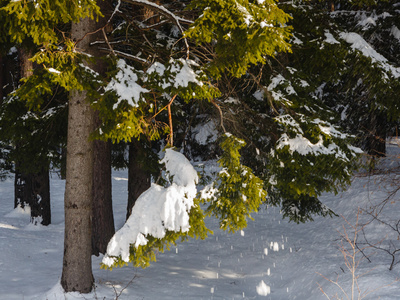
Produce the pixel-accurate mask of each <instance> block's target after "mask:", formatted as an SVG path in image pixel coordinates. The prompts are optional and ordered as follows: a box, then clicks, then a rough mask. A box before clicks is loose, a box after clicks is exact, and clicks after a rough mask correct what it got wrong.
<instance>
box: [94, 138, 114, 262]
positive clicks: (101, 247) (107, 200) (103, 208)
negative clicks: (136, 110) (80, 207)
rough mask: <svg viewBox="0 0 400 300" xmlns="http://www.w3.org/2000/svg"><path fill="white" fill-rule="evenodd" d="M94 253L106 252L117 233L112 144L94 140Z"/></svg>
mask: <svg viewBox="0 0 400 300" xmlns="http://www.w3.org/2000/svg"><path fill="white" fill-rule="evenodd" d="M92 193H93V219H92V222H93V224H92V228H93V231H92V254H94V255H96V256H98V255H99V254H100V253H103V254H105V253H106V250H107V245H108V242H109V241H110V239H111V238H112V236H113V235H114V233H115V227H114V215H113V207H112V196H111V144H110V142H103V141H94V165H93V192H92Z"/></svg>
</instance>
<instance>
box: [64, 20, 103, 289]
mask: <svg viewBox="0 0 400 300" xmlns="http://www.w3.org/2000/svg"><path fill="white" fill-rule="evenodd" d="M94 26H95V21H94V20H91V19H89V18H85V19H83V20H81V22H80V23H78V24H75V23H73V24H72V27H71V35H72V38H73V39H74V40H78V39H80V38H82V37H83V36H85V34H86V33H87V32H91V31H93V28H94ZM79 48H80V49H82V51H87V49H88V48H89V40H88V38H85V39H83V40H82V41H81V42H80V43H79ZM68 109H69V110H68V135H67V172H66V186H65V199H64V209H65V235H64V258H63V270H62V276H61V285H62V287H63V288H64V290H65V291H66V292H73V291H77V292H80V293H89V292H90V291H91V290H92V286H93V282H94V279H93V274H92V260H91V255H92V243H91V241H92V220H91V218H92V197H93V195H92V183H93V181H92V180H93V178H92V175H93V142H92V141H90V139H89V137H90V133H91V132H92V130H93V119H94V113H93V110H92V109H91V107H90V104H89V102H88V101H87V100H86V92H78V91H72V92H71V93H70V99H69V104H68Z"/></svg>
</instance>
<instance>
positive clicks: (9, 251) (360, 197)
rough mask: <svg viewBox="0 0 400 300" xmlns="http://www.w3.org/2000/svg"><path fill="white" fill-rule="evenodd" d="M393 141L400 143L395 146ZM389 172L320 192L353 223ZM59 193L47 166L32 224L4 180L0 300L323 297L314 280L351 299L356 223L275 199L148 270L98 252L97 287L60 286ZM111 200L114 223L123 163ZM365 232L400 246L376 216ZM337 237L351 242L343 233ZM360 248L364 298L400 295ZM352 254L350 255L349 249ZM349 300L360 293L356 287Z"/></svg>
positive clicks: (391, 211)
mask: <svg viewBox="0 0 400 300" xmlns="http://www.w3.org/2000/svg"><path fill="white" fill-rule="evenodd" d="M391 147H392V148H393V149H394V150H396V151H397V149H398V147H397V145H392V146H391ZM391 163H393V161H391ZM385 166H388V164H387V163H386V165H385ZM393 176H394V175H392V176H391V177H390V178H389V177H387V175H384V174H378V175H374V176H370V177H368V176H358V177H355V178H354V181H353V183H352V185H351V187H350V188H349V189H348V190H347V191H346V192H342V193H340V194H338V195H336V196H335V195H333V194H325V195H323V197H322V198H321V199H322V201H323V202H324V203H325V204H326V205H328V206H329V207H330V208H332V209H333V210H334V211H335V212H336V213H337V214H338V215H342V216H343V217H344V218H345V219H346V220H347V221H348V222H349V224H351V225H355V223H356V217H357V210H358V208H359V207H360V208H362V209H370V208H371V207H372V206H374V205H376V204H379V203H381V201H382V200H384V199H386V198H387V197H388V193H389V192H390V191H391V190H392V189H393V188H394V186H393V185H392V186H390V184H393V183H399V184H400V178H399V180H397V179H396V180H394V181H392V182H390V179H393V178H394V177H393ZM383 179H385V180H383ZM63 194H64V181H62V180H60V179H58V177H57V176H56V175H53V177H52V179H51V196H52V224H51V225H50V226H47V227H44V226H34V225H31V224H30V223H29V212H27V211H23V210H21V209H19V210H18V209H17V210H13V179H12V178H10V179H8V180H6V181H4V182H0V299H1V300H3V299H4V300H21V299H37V300H42V299H43V300H45V299H48V300H54V299H60V300H61V299H121V300H123V299H149V300H157V299H163V300H168V299H273V300H281V299H297V300H309V299H328V297H326V296H325V295H324V294H323V293H322V292H321V290H320V287H321V289H322V290H323V291H324V292H325V293H326V294H327V295H328V296H329V297H330V299H336V298H335V297H334V296H335V295H337V296H338V297H339V299H352V298H351V283H352V276H351V272H349V270H348V269H347V267H346V264H345V259H344V257H343V255H342V252H341V251H340V247H341V235H340V234H341V233H342V234H343V233H346V232H347V233H348V236H349V239H350V241H351V240H352V239H353V237H354V230H353V229H352V228H351V227H350V226H349V224H347V223H346V221H345V219H344V218H343V217H334V218H320V217H316V218H315V221H314V222H311V223H307V224H299V225H298V224H293V223H289V222H288V221H287V220H282V216H281V214H280V211H279V208H274V207H272V208H263V209H262V210H261V211H260V212H259V213H258V214H255V215H254V219H255V221H254V222H253V221H250V222H249V226H248V228H247V229H245V230H243V231H241V232H238V233H236V234H233V235H232V234H229V233H226V232H221V231H220V230H218V224H217V222H216V221H215V220H212V219H210V220H209V221H208V224H209V226H210V227H211V229H213V230H214V235H213V236H210V237H209V238H208V239H206V240H204V241H201V240H190V241H188V242H185V243H181V244H178V245H177V247H173V248H172V249H171V251H169V252H165V253H159V254H158V256H157V262H155V263H152V265H151V266H150V267H149V268H147V269H144V270H143V269H136V268H133V267H132V266H129V267H124V268H122V269H114V270H113V271H107V270H101V269H100V268H99V265H100V262H101V259H102V257H94V258H93V273H94V277H95V281H96V289H95V291H94V292H93V293H92V294H89V295H79V294H77V293H71V294H68V295H65V294H63V293H62V290H61V287H60V285H59V281H60V277H61V269H62V253H63V234H64V222H63V219H64V214H63ZM113 199H114V213H115V220H116V228H120V227H122V225H123V222H124V218H125V209H126V201H127V172H126V171H116V172H114V173H113ZM399 212H400V201H398V196H396V195H394V196H393V197H392V198H391V199H390V201H389V202H388V203H387V204H386V205H385V206H384V207H383V210H382V212H381V213H380V215H379V218H381V219H383V220H384V221H385V222H386V223H387V224H392V225H394V226H395V225H396V221H397V220H399V219H400V213H399ZM368 220H371V216H369V215H368V214H366V213H362V214H360V215H359V224H360V226H359V227H357V229H361V224H362V223H364V222H366V221H368ZM343 226H345V227H343ZM364 231H365V233H366V235H367V238H368V239H369V241H370V243H371V244H376V243H378V242H380V241H381V243H380V244H377V245H376V247H381V248H384V249H387V250H389V251H391V250H394V249H400V242H399V240H398V238H399V234H398V232H395V231H394V230H392V229H390V228H389V227H388V226H387V225H384V224H382V223H380V222H377V221H374V222H372V223H370V224H369V225H367V226H366V227H365V228H364ZM363 241H364V239H363V233H362V232H359V239H358V242H359V244H358V246H359V247H360V248H361V249H362V248H363V247H366V245H365V244H362V243H361V242H363ZM390 241H391V242H392V243H391V244H390V243H389V242H390ZM343 246H344V247H345V249H346V250H348V251H351V248H349V246H350V245H349V244H348V243H347V242H346V241H344V243H343ZM356 250H357V249H356ZM363 252H364V253H365V255H368V258H366V257H364V256H363V254H362V253H357V255H356V260H360V259H361V261H360V263H359V265H358V267H357V269H356V276H359V278H358V280H357V281H358V288H359V290H360V292H361V293H365V294H366V295H365V298H363V299H400V282H399V281H396V279H397V278H399V277H400V264H398V265H396V266H394V268H393V270H391V271H390V270H389V266H390V263H391V256H390V255H389V254H388V253H387V252H385V251H383V250H378V249H375V250H374V249H372V248H370V247H369V248H366V249H364V250H363ZM348 253H350V252H348ZM397 258H398V259H399V258H400V257H399V255H397ZM348 259H349V261H350V262H351V259H352V257H348ZM324 277H325V278H324ZM328 279H329V280H331V281H332V282H329V281H328ZM336 282H337V285H336V284H335V283H336ZM339 287H341V288H342V289H343V291H344V292H345V293H347V296H348V297H349V298H346V295H344V294H343V292H342V291H341V290H340V288H339ZM354 299H359V298H358V290H357V286H356V287H355V297H354Z"/></svg>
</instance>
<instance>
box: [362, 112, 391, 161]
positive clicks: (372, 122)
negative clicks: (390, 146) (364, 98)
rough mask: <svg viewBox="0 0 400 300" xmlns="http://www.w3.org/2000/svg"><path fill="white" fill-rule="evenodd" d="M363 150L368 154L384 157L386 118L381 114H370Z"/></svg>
mask: <svg viewBox="0 0 400 300" xmlns="http://www.w3.org/2000/svg"><path fill="white" fill-rule="evenodd" d="M367 126H369V127H368V133H367V139H366V145H365V148H366V149H367V151H368V154H370V155H373V156H378V157H384V156H386V135H387V133H386V131H387V117H386V116H385V115H384V113H381V112H371V114H370V118H369V122H368V125H367Z"/></svg>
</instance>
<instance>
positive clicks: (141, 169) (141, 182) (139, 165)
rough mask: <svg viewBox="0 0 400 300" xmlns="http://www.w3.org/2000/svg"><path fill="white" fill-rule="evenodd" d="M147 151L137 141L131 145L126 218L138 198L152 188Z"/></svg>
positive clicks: (133, 141)
mask: <svg viewBox="0 0 400 300" xmlns="http://www.w3.org/2000/svg"><path fill="white" fill-rule="evenodd" d="M146 159H147V156H146V150H145V149H144V148H143V146H142V145H141V143H140V142H139V141H137V140H132V142H131V143H130V144H129V166H128V206H127V212H126V218H127V219H128V218H129V216H130V215H131V213H132V208H133V206H134V205H135V202H136V200H137V198H138V197H139V196H140V195H141V194H142V193H143V192H144V191H145V190H147V189H148V188H149V187H150V184H151V173H150V171H149V168H148V166H146Z"/></svg>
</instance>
